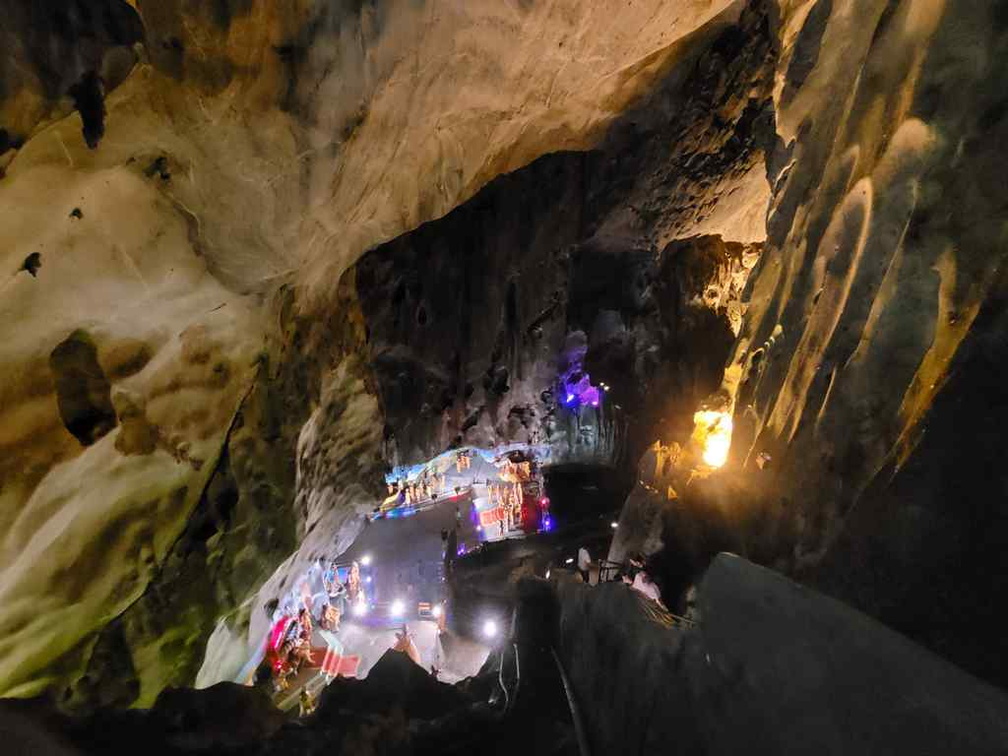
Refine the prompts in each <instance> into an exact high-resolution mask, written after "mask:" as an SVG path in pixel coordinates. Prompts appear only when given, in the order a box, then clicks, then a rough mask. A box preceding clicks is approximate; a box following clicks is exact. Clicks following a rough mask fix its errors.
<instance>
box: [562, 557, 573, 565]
mask: <svg viewBox="0 0 1008 756" xmlns="http://www.w3.org/2000/svg"><path fill="white" fill-rule="evenodd" d="M564 564H574V557H568V559H567V561H566V562H564Z"/></svg>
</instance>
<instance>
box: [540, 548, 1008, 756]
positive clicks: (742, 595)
mask: <svg viewBox="0 0 1008 756" xmlns="http://www.w3.org/2000/svg"><path fill="white" fill-rule="evenodd" d="M558 596H559V602H558V610H557V611H558V614H559V621H558V622H557V646H556V647H557V650H558V654H559V656H560V658H561V659H562V660H563V662H564V665H565V667H566V668H567V670H568V674H569V677H570V680H571V685H572V687H573V688H574V690H575V692H576V701H577V703H578V705H579V706H580V707H581V709H582V711H583V719H584V722H585V729H586V730H587V733H588V737H589V743H590V746H591V751H592V753H605V752H607V751H610V750H614V749H618V750H619V751H620V752H621V753H626V754H649V753H655V752H659V751H661V750H662V748H663V747H665V745H666V744H668V743H670V742H674V743H676V745H677V747H678V748H679V749H681V750H683V751H694V752H701V753H711V754H733V753H740V752H751V753H759V754H763V753H765V754H791V753H794V754H800V753H808V752H809V749H812V750H814V751H816V752H820V753H837V754H841V753H854V752H857V753H865V754H889V753H901V752H905V751H909V752H916V751H922V752H928V751H936V752H943V751H955V752H956V753H964V754H967V753H975V754H987V753H997V752H998V751H1001V750H1003V749H1004V748H1005V744H1006V742H1008V728H1006V727H1005V726H1004V715H1005V714H1004V713H1005V711H1006V707H1008V697H1006V696H1005V694H1004V692H1003V691H1001V690H998V689H997V688H995V687H993V686H991V685H988V684H986V683H983V682H980V681H979V680H976V679H975V678H973V677H971V676H970V675H967V674H965V673H964V672H962V670H959V669H957V668H955V667H954V666H952V665H951V664H949V663H948V662H946V661H944V660H942V659H939V658H937V657H936V656H934V655H933V654H931V653H929V652H928V651H927V650H925V649H923V648H921V647H920V646H918V645H916V644H914V643H911V642H910V641H908V640H907V639H906V638H905V637H902V636H901V635H899V634H897V633H894V632H892V631H891V630H889V629H888V628H885V627H883V626H881V625H880V624H878V623H877V622H875V621H873V620H871V619H870V618H868V617H866V616H864V615H862V614H860V613H859V612H856V611H854V610H852V609H851V608H850V607H848V606H845V605H843V604H841V603H839V602H837V601H834V600H832V599H829V598H827V597H825V596H822V595H820V594H817V593H816V592H814V591H811V590H809V589H808V588H805V587H803V586H800V585H798V584H796V583H793V582H791V581H789V580H787V579H786V578H784V577H782V576H781V575H778V574H775V573H773V572H771V571H769V570H765V569H762V568H760V567H757V566H755V565H753V564H751V563H749V562H747V561H745V560H744V559H740V558H738V557H735V556H731V555H727V554H721V555H719V556H718V557H717V558H716V559H715V560H714V562H713V564H712V565H711V567H710V569H709V570H708V571H707V573H706V574H705V575H704V576H703V578H702V580H701V581H700V582H699V585H698V586H697V593H696V611H695V613H693V614H692V615H691V619H690V620H684V619H682V618H673V617H672V616H670V615H669V614H667V613H665V612H664V611H662V610H660V609H658V608H657V605H655V604H654V603H653V602H651V601H650V600H648V599H645V598H643V597H642V596H641V595H640V594H638V593H637V592H636V591H633V590H631V589H629V588H628V587H626V586H625V585H623V584H621V583H610V584H606V585H602V586H599V587H597V588H588V587H586V586H584V585H582V584H581V583H578V582H571V583H561V584H559V586H558Z"/></svg>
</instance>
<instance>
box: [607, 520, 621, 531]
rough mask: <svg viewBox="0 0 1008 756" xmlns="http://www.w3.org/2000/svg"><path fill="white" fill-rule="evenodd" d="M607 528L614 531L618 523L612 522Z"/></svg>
mask: <svg viewBox="0 0 1008 756" xmlns="http://www.w3.org/2000/svg"><path fill="white" fill-rule="evenodd" d="M609 527H611V528H612V529H613V530H615V529H616V528H618V527H619V523H618V522H616V521H615V520H614V521H613V522H610V523H609Z"/></svg>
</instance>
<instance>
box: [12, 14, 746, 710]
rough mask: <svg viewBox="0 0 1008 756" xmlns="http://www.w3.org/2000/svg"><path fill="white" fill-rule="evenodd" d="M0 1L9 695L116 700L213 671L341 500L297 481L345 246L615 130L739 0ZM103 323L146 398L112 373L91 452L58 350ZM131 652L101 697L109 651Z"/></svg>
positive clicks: (98, 336) (96, 333) (101, 341)
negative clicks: (65, 387) (64, 400)
mask: <svg viewBox="0 0 1008 756" xmlns="http://www.w3.org/2000/svg"><path fill="white" fill-rule="evenodd" d="M0 10H2V11H3V13H2V18H3V22H2V23H0V37H2V40H0V41H2V45H0V47H2V54H0V129H2V132H0V135H2V140H0V169H2V173H0V217H2V218H3V222H2V223H0V240H2V245H0V249H2V250H3V252H2V253H0V255H2V259H3V265H4V266H5V270H6V271H7V272H6V273H5V274H4V276H5V277H4V279H3V281H2V283H0V312H2V314H3V323H4V324H5V325H3V326H0V329H2V332H0V337H2V338H0V344H2V347H0V362H2V364H3V367H4V370H3V372H2V378H0V431H2V433H0V443H2V447H3V450H4V454H3V460H4V461H3V463H0V496H2V506H0V517H2V518H3V522H4V531H5V532H6V533H7V536H6V537H5V541H4V550H3V558H2V579H0V591H2V595H3V597H4V608H3V614H2V617H0V628H2V629H3V631H4V638H5V640H4V646H3V649H2V651H3V653H2V654H0V656H2V665H3V666H2V668H0V692H3V693H4V694H17V695H26V694H30V693H32V692H35V691H38V690H41V689H43V688H47V687H51V688H58V689H61V690H65V691H66V694H67V696H69V699H70V700H73V701H81V702H83V703H84V704H87V703H88V702H89V701H90V702H94V701H96V700H97V701H99V702H100V701H103V700H104V701H108V700H115V701H117V702H120V703H122V702H125V701H128V700H131V699H134V700H138V701H140V702H141V703H143V702H149V701H150V700H151V697H152V696H153V695H156V693H157V690H158V689H160V687H162V686H163V685H165V684H169V683H174V682H180V681H187V680H189V679H191V678H192V676H193V675H194V674H195V667H196V666H198V658H199V653H198V651H199V648H200V646H201V644H202V643H203V642H204V641H205V639H206V638H207V637H208V636H209V634H210V632H211V630H212V628H213V623H214V621H215V620H217V619H218V618H221V617H223V618H224V621H226V622H230V623H233V624H234V625H235V626H236V627H237V628H241V627H244V625H245V624H246V623H247V622H248V621H249V618H248V615H249V614H250V613H251V610H250V609H249V604H248V603H247V601H248V599H249V597H250V595H251V592H252V591H254V586H257V585H259V584H261V582H262V580H263V577H264V575H268V574H270V571H271V570H272V569H274V568H275V566H276V565H277V564H278V563H280V562H281V561H282V560H283V559H284V558H285V557H286V556H289V555H290V554H291V553H293V552H294V551H295V550H296V548H297V543H298V539H299V538H301V537H303V535H304V533H305V532H307V528H308V527H310V526H309V525H306V523H307V522H308V520H309V519H311V518H316V519H318V517H322V519H324V516H323V515H319V514H318V513H316V514H309V513H310V512H311V511H312V507H313V506H315V507H316V509H319V507H318V506H316V504H317V503H318V502H316V504H306V503H305V502H306V501H307V500H306V499H305V495H307V494H304V493H303V494H302V495H300V498H298V497H299V494H298V493H297V491H298V483H297V480H296V472H297V467H296V466H297V455H296V450H297V439H298V437H299V435H300V433H301V426H302V425H303V424H304V423H305V422H306V421H307V420H308V418H309V416H311V415H312V413H313V412H314V411H315V410H317V409H318V406H319V404H318V403H319V402H320V401H322V403H323V405H324V404H325V401H323V400H321V399H320V397H321V396H322V395H323V393H325V395H326V396H331V397H339V396H340V395H341V394H340V391H333V390H332V386H333V382H334V381H335V380H336V379H335V378H333V375H334V374H335V373H333V371H337V370H338V369H339V366H340V364H342V363H341V359H338V358H336V357H334V358H333V359H332V360H330V359H329V358H328V357H325V358H323V357H320V356H318V355H310V356H307V357H306V356H305V353H303V352H301V351H300V350H299V348H298V345H297V344H296V343H294V342H295V341H296V339H298V338H304V339H305V343H312V344H316V345H323V346H324V345H326V344H327V343H328V341H329V339H330V338H331V335H332V332H331V331H330V330H328V329H326V328H323V329H322V331H321V335H318V333H316V335H315V336H313V337H311V338H308V337H307V336H306V334H307V333H308V331H309V330H310V329H308V328H307V326H305V323H307V322H309V321H313V320H314V321H316V322H322V323H323V325H325V324H329V323H333V322H339V321H340V320H341V318H343V313H342V312H341V311H340V310H339V309H337V308H338V306H339V303H340V302H341V300H340V297H339V295H338V294H337V293H336V292H337V290H338V286H337V285H336V282H338V281H339V279H340V275H341V274H342V273H343V271H344V270H345V269H346V267H347V266H348V265H349V264H350V263H351V262H352V261H353V260H354V259H355V258H356V257H357V256H358V255H359V254H360V253H361V252H362V251H364V250H365V249H366V248H368V247H369V246H371V245H373V244H376V243H379V242H383V241H386V240H388V239H390V238H393V237H395V236H396V235H398V234H400V233H401V232H403V231H405V230H407V229H410V228H413V227H415V226H416V225H418V224H419V223H421V222H423V221H426V220H430V219H432V218H435V217H437V216H439V215H441V214H443V213H444V212H447V211H448V210H449V209H450V208H451V207H453V206H454V205H455V204H457V203H459V202H460V201H463V200H465V199H467V198H468V197H470V196H471V195H472V194H474V193H475V192H476V191H477V190H478V189H479V188H480V187H481V186H482V185H483V184H485V183H486V182H487V181H489V180H490V179H492V178H493V177H494V176H495V175H497V174H498V173H500V172H501V171H504V170H508V169H512V168H517V167H519V166H521V165H523V164H526V163H528V162H530V161H531V160H533V159H534V158H536V157H537V156H539V155H541V154H543V153H545V152H549V151H552V150H556V149H562V148H583V147H587V146H590V145H592V144H594V143H595V142H596V141H597V140H598V139H599V137H600V135H601V134H602V133H603V131H604V128H605V126H606V125H607V124H608V123H609V122H610V121H611V120H612V119H613V118H614V117H616V116H617V115H618V114H619V113H621V112H622V111H623V110H625V109H626V108H627V107H628V106H629V105H630V104H632V103H633V102H635V101H637V100H638V99H639V98H640V96H641V95H642V94H643V93H645V92H646V91H647V90H648V88H649V87H650V85H651V83H652V82H653V81H655V80H656V79H657V78H658V77H660V76H663V75H665V74H666V73H667V72H668V71H669V70H670V69H671V68H672V67H673V65H674V64H675V62H676V61H677V60H679V59H680V58H681V57H682V56H683V55H684V54H685V53H684V49H685V48H686V47H688V45H685V44H684V41H686V40H688V39H689V38H690V36H691V35H693V34H694V32H697V30H703V29H705V28H706V27H716V28H721V27H723V26H724V25H725V24H726V23H729V22H730V21H731V19H732V18H734V17H736V16H737V14H738V12H739V4H738V3H731V2H728V1H727V0H725V1H724V2H716V3H710V2H690V3H685V4H684V3H681V2H663V3H658V4H657V5H653V4H652V5H647V7H645V6H644V5H643V4H641V5H631V6H628V5H626V4H624V3H621V2H610V3H593V4H590V5H588V4H583V3H578V2H566V3H563V4H561V5H559V6H548V7H547V6H542V5H538V4H526V3H504V4H500V3H496V2H478V3H472V2H466V3H456V2H433V3H424V4H418V3H412V2H394V1H389V2H368V3H310V2H297V3H282V4H277V3H268V2H261V1H252V2H244V1H242V2H226V3H214V4H212V5H208V4H202V3H191V2H187V1H183V0H178V1H173V2H160V0H159V1H158V2H145V1H144V0H138V1H137V2H130V3H126V2H113V1H112V0H76V1H75V2H72V3H48V2H47V3H35V2H30V3H29V2H27V1H26V0H8V2H6V3H4V4H3V7H2V8H0ZM585 29H605V33H604V34H597V33H591V34H585V33H583V30H585ZM702 33H705V32H702ZM36 253H37V256H35V255H36ZM33 256H34V257H33ZM30 260H34V261H35V262H32V263H29V261H30ZM39 261H41V267H37V263H38V262H39ZM290 283H293V284H294V285H295V287H296V289H290V288H287V289H285V290H284V291H285V292H286V293H284V294H282V295H281V294H278V292H280V290H281V287H282V286H284V285H285V284H290ZM292 292H294V293H292ZM278 297H279V300H280V301H278ZM295 323H299V324H300V325H299V326H296V327H295V326H294V325H293V324H295ZM337 328H338V327H337ZM79 330H82V331H84V332H85V333H86V334H87V339H88V340H90V341H91V342H93V343H94V345H95V350H96V355H97V357H96V359H97V362H98V365H99V367H100V368H101V373H102V374H104V376H105V380H107V383H108V390H109V398H110V400H111V402H112V406H113V409H114V410H115V423H116V425H115V427H112V428H109V427H108V426H109V425H110V424H111V422H112V419H111V416H110V415H109V413H108V411H107V410H108V407H107V404H106V403H105V401H104V400H103V399H101V398H100V397H99V399H98V400H97V404H91V405H89V408H90V409H89V410H88V411H89V412H90V411H91V410H93V409H94V408H95V407H97V406H98V405H99V404H100V405H102V406H103V410H102V411H101V412H99V413H97V414H96V415H95V417H99V418H104V419H103V420H102V421H101V422H98V423H88V424H87V428H86V430H87V432H88V433H89V434H91V436H92V437H93V436H94V435H96V434H95V431H96V430H97V433H98V434H99V435H100V438H97V439H95V442H94V443H92V444H90V445H88V446H86V447H85V446H82V445H81V444H80V442H79V440H78V438H77V437H75V436H74V434H73V433H72V432H71V431H70V430H68V429H67V428H66V427H65V425H64V423H63V422H62V420H61V415H60V411H59V405H60V399H59V397H60V391H59V390H58V388H57V386H56V383H57V381H56V379H55V378H54V376H53V374H52V372H51V369H50V364H49V363H50V356H51V355H52V353H53V350H54V349H56V347H57V345H58V344H60V343H61V342H63V341H65V340H66V339H67V338H68V337H69V336H70V335H71V334H73V333H75V332H77V331H79ZM313 339H314V341H313ZM323 351H324V350H323ZM325 354H329V353H328V352H325ZM316 358H317V359H316ZM91 367H93V366H91ZM91 367H89V370H90V369H91ZM91 372H94V371H93V370H92V371H91ZM342 375H344V376H350V378H348V380H352V381H355V382H353V383H352V385H353V386H355V387H357V388H354V390H353V393H354V395H355V396H358V395H359V397H360V401H361V402H363V403H364V404H365V405H366V404H367V399H366V396H367V393H368V390H367V388H366V387H365V386H364V383H363V379H360V380H358V378H357V377H354V376H356V375H357V374H356V373H355V372H354V370H352V369H349V368H347V369H346V370H345V371H344V373H342ZM94 376H95V381H96V382H95V386H99V385H104V384H103V382H102V379H101V377H100V376H99V375H98V373H94ZM323 386H325V387H327V388H326V389H325V392H323ZM88 394H89V395H90V394H91V392H90V391H89V392H88ZM99 394H101V392H99ZM64 395H66V392H64ZM102 396H103V394H102ZM333 412H335V414H336V415H338V416H340V417H343V415H342V414H340V413H339V412H336V411H335V410H333ZM348 417H349V416H348ZM352 417H353V420H354V423H360V424H362V426H366V427H367V428H371V427H377V428H379V429H380V428H381V426H382V423H381V422H379V421H377V420H375V418H374V417H373V413H371V412H370V411H364V410H363V409H362V411H360V412H357V413H352ZM75 427H76V426H75ZM322 427H326V426H325V423H322ZM354 428H357V429H358V430H359V426H357V425H351V426H348V429H347V430H346V433H348V434H351V435H352V434H353V433H354V432H355V431H354ZM106 431H107V432H106ZM102 434H103V435H102ZM365 437H366V436H365ZM319 453H320V454H322V453H323V451H322V450H321V449H320V450H319ZM361 454H362V455H364V456H367V454H365V453H364V452H361ZM367 464H370V462H369V463H367ZM367 464H362V465H361V466H359V468H353V469H354V470H355V474H360V475H361V476H363V477H370V475H371V473H370V472H364V471H365V470H370V468H368V467H367ZM351 467H352V466H351ZM348 469H351V468H348ZM307 477H308V478H311V477H313V476H312V475H309V476H307ZM314 477H316V478H318V477H320V476H319V475H315V476H314ZM358 483H359V484H360V485H362V486H366V485H368V484H367V483H363V482H358ZM314 485H315V484H314V483H313V484H312V486H314ZM319 485H321V483H319ZM330 485H331V484H330ZM312 486H309V487H308V488H306V489H304V491H305V492H308V491H311V490H316V489H314V488H313V487H312ZM318 490H323V489H321V488H320V489H318ZM308 498H309V499H310V498H311V497H310V496H308ZM323 499H324V497H323ZM294 502H299V503H296V504H295V503H294ZM329 505H333V502H332V501H331V500H330V501H329ZM340 506H342V505H340ZM347 506H348V507H350V506H352V505H347ZM322 508H323V509H324V507H322ZM336 510H337V511H343V510H341V509H340V508H339V506H337V507H336ZM345 514H346V512H344V515H345ZM344 515H338V517H343V516H344ZM334 516H335V515H334ZM351 519H352V518H351ZM350 532H351V531H350V530H348V531H347V533H350ZM348 537H349V536H348ZM330 545H331V544H330ZM198 575H199V576H206V575H210V576H211V579H210V580H205V581H203V582H200V583H199V588H198V590H196V589H195V587H194V583H197V581H196V580H195V577H196V576H198ZM70 576H72V578H71V577H70ZM117 618H121V621H116V622H114V623H113V621H114V620H117ZM110 623H112V624H110ZM103 628H107V630H106V631H103ZM127 652H128V653H129V654H130V659H129V660H128V661H129V663H128V664H122V665H119V666H117V667H116V670H115V671H114V674H113V673H112V672H110V673H109V674H112V676H113V677H122V678H124V681H123V685H122V686H120V688H119V689H117V690H115V691H112V690H108V691H107V692H108V696H107V697H105V698H103V696H104V695H105V694H104V693H103V691H104V690H105V689H106V683H108V682H109V676H108V675H104V676H103V674H102V672H101V669H100V668H101V667H102V665H103V664H104V663H105V662H103V661H102V660H105V661H107V660H108V659H110V658H112V657H113V656H120V657H121V656H122V655H123V654H124V653H127ZM92 659H94V660H95V661H94V663H93V664H92V663H91V661H90V660H92ZM137 696H138V698H135V697H137Z"/></svg>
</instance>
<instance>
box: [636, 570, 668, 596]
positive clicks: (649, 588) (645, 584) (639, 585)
mask: <svg viewBox="0 0 1008 756" xmlns="http://www.w3.org/2000/svg"><path fill="white" fill-rule="evenodd" d="M630 587H631V588H633V589H634V590H635V591H638V592H639V593H643V594H644V595H645V596H647V597H648V598H649V599H651V600H652V601H657V602H658V603H659V604H660V603H661V591H660V590H659V589H658V586H657V585H655V583H654V581H653V580H651V576H650V575H648V574H647V573H646V572H645V571H644V570H640V571H639V572H638V573H637V574H636V575H634V579H633V582H632V583H631V584H630Z"/></svg>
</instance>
